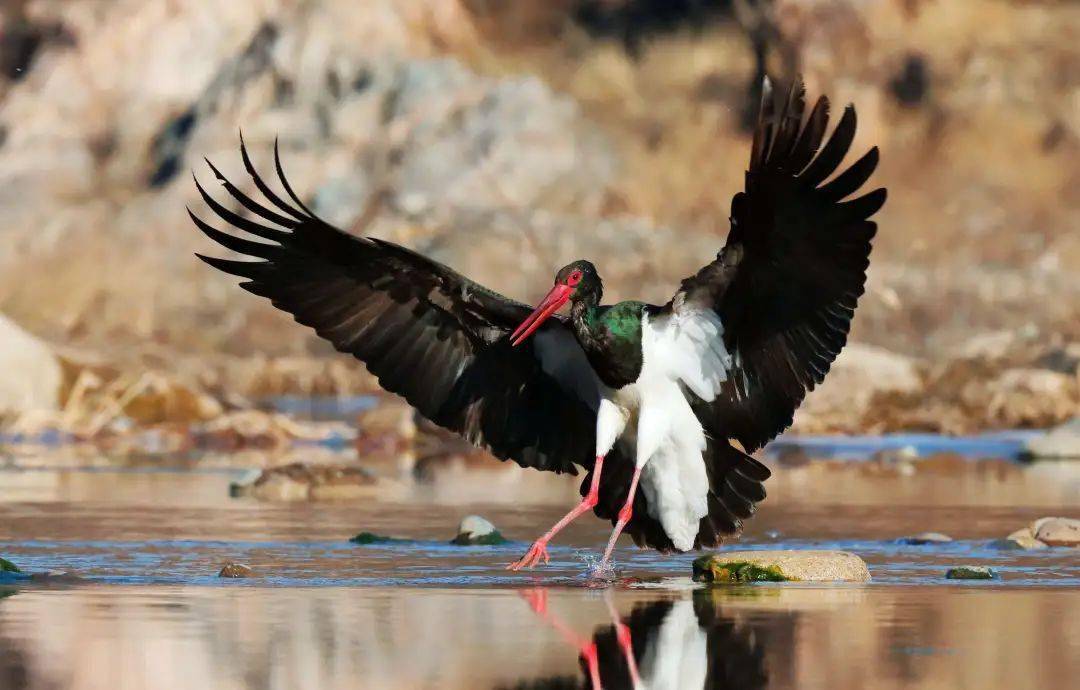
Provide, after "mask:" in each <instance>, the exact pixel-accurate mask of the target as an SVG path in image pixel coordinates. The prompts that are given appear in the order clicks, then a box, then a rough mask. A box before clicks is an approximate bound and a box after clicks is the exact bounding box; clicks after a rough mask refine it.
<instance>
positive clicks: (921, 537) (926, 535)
mask: <svg viewBox="0 0 1080 690" xmlns="http://www.w3.org/2000/svg"><path fill="white" fill-rule="evenodd" d="M952 540H953V539H952V537H950V536H949V535H947V534H942V533H941V532H921V533H919V534H913V535H911V536H910V537H902V538H900V539H897V540H896V542H897V543H898V544H907V545H908V546H925V545H926V544H948V543H949V542H951V541H952Z"/></svg>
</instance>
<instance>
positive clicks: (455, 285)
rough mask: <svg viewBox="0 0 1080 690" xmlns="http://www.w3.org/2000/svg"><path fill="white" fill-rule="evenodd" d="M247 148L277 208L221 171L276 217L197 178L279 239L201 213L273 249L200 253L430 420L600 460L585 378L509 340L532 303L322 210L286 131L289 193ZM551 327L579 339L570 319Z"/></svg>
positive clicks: (517, 446) (246, 246)
mask: <svg viewBox="0 0 1080 690" xmlns="http://www.w3.org/2000/svg"><path fill="white" fill-rule="evenodd" d="M240 151H241V157H242V159H243V162H244V167H245V169H246V170H247V171H248V173H249V174H250V175H251V178H252V181H253V182H254V184H255V187H256V188H257V189H258V190H259V192H260V193H261V194H262V195H263V196H264V197H265V198H266V200H267V201H268V202H269V204H270V205H272V206H274V207H275V208H276V209H277V210H273V209H271V208H267V207H266V206H265V205H263V204H262V203H259V202H258V201H256V200H254V199H252V198H251V197H250V196H248V195H246V194H244V193H243V192H241V191H240V190H239V189H238V188H237V187H236V186H235V185H233V184H232V183H231V182H229V181H228V180H227V179H225V177H224V175H222V174H221V172H220V171H219V170H218V169H217V168H215V167H214V166H213V165H211V166H210V167H211V170H212V171H213V173H214V175H215V177H217V179H218V180H219V181H220V182H221V184H222V186H223V187H224V189H225V191H226V192H228V194H229V195H230V196H232V197H233V198H234V199H235V200H236V202H237V203H238V204H240V206H242V207H244V208H245V209H247V210H248V211H249V212H251V213H252V214H254V215H255V216H258V217H259V218H260V219H262V220H263V221H267V222H269V223H271V224H273V226H274V227H270V226H268V225H264V224H262V223H257V222H255V221H253V220H250V219H248V218H245V217H243V216H241V215H239V214H237V213H235V212H233V211H231V210H229V209H227V208H225V207H224V206H223V205H222V204H220V203H219V202H217V201H216V200H215V199H214V198H213V197H211V196H210V194H208V193H207V192H206V190H205V189H204V188H203V187H202V185H201V184H199V182H198V180H196V182H195V184H196V188H197V189H198V191H199V193H200V195H201V196H202V197H203V199H204V200H205V202H206V204H207V206H208V207H209V208H210V210H211V211H213V212H214V213H215V214H216V215H217V216H218V217H219V218H221V219H222V220H224V221H225V222H226V223H228V224H229V225H231V226H233V227H234V228H236V229H238V230H241V231H243V232H246V233H249V234H251V235H254V236H256V237H258V238H260V239H261V240H269V242H263V241H255V240H249V239H245V238H243V237H239V236H237V235H232V234H229V233H226V232H222V231H221V230H218V229H217V228H215V227H213V226H212V225H210V224H208V223H206V222H204V221H203V220H202V219H200V218H199V217H198V216H196V215H195V214H194V213H192V212H191V211H190V210H189V214H190V215H191V219H192V221H193V222H194V223H195V225H196V226H197V227H198V228H199V230H201V231H202V232H203V233H204V234H206V235H207V236H208V237H209V238H210V239H212V240H214V241H215V242H217V243H218V244H220V245H222V246H223V247H225V248H227V249H230V250H232V251H234V252H237V253H239V254H242V255H244V256H248V257H253V258H258V259H262V260H261V261H253V262H247V261H234V260H229V259H220V258H215V257H208V256H202V255H198V256H199V258H200V259H202V260H203V261H205V262H206V263H208V264H209V265H211V266H213V267H214V268H217V269H218V270H221V271H224V272H225V273H229V274H232V275H236V276H239V277H241V278H245V279H246V281H247V282H244V283H242V284H241V287H243V288H244V289H246V290H248V291H249V292H252V293H254V294H256V295H260V296H262V297H266V298H268V299H270V301H271V302H272V303H273V304H274V306H276V307H277V308H279V309H282V310H283V311H286V312H289V313H290V314H292V315H293V318H295V319H296V321H297V322H299V323H301V324H303V325H305V326H309V327H311V328H313V329H314V330H315V332H316V333H318V334H319V336H321V337H323V338H325V339H326V340H328V341H330V342H331V343H332V344H333V345H334V347H335V348H337V349H338V350H339V351H341V352H347V353H349V354H352V355H354V356H355V357H357V358H358V359H360V360H361V361H363V362H364V363H365V364H366V365H367V367H368V369H369V371H371V372H372V373H373V374H374V375H375V376H377V377H378V379H379V383H380V384H381V385H382V386H383V387H384V388H386V389H387V390H389V391H391V392H394V393H398V394H400V395H402V396H404V397H405V399H406V400H408V401H409V403H410V404H412V405H413V406H414V407H416V408H417V409H418V410H419V411H420V412H421V414H423V415H424V416H425V417H427V418H428V419H431V420H432V421H433V422H435V423H437V424H439V425H441V426H444V427H446V428H448V429H450V430H452V431H456V432H458V433H460V434H462V436H464V437H465V438H467V439H468V440H469V441H471V442H472V443H474V444H476V445H478V446H481V447H483V448H486V449H488V450H490V451H491V452H492V453H493V454H494V455H495V456H497V457H499V458H502V459H513V460H515V461H516V462H518V463H519V464H522V465H526V466H532V467H536V468H539V469H544V470H552V471H555V472H570V473H574V474H576V469H575V464H578V465H582V466H585V467H590V466H591V464H592V460H593V452H594V449H595V426H594V424H595V422H594V420H595V409H596V405H597V400H583V399H582V398H581V397H579V394H578V393H577V392H576V391H578V390H580V389H581V386H580V384H576V385H575V383H574V382H569V383H568V382H566V381H561V380H559V379H558V378H557V377H556V376H555V375H551V374H548V373H547V372H545V371H544V369H543V367H542V361H541V354H540V353H539V351H538V350H537V348H538V347H540V346H539V345H537V342H538V339H536V338H532V339H530V340H529V341H526V343H525V344H523V345H521V346H520V347H510V345H509V343H508V340H507V338H506V337H505V336H506V335H507V334H508V333H509V332H510V331H512V330H513V329H514V328H515V327H516V326H517V324H518V323H520V322H521V321H522V320H523V319H524V318H525V317H526V316H527V315H528V314H529V311H530V310H529V308H528V307H527V306H526V305H524V304H521V303H518V302H515V301H513V300H509V299H507V298H505V297H503V296H501V295H498V294H497V293H495V292H492V291H491V290H488V289H486V288H484V287H483V286H481V285H478V284H476V283H474V282H472V281H470V280H468V279H467V278H465V277H464V276H462V275H460V274H459V273H457V272H455V271H453V270H451V269H450V268H448V267H446V266H444V265H442V264H439V263H437V262H434V261H431V260H429V259H426V258H424V257H423V256H421V255H420V254H417V253H416V252H413V251H411V250H408V249H406V248H404V247H401V246H399V245H396V244H393V243H392V242H387V241H384V240H378V239H373V238H367V237H357V236H353V235H349V234H347V233H344V232H342V231H341V230H338V229H337V228H334V227H333V226H331V225H329V224H327V223H325V222H324V221H322V220H320V219H319V218H318V217H317V216H315V215H314V214H313V213H312V212H311V211H310V210H309V209H308V208H307V207H306V206H305V205H304V204H303V202H302V201H301V200H300V198H299V197H298V196H297V194H296V192H295V191H294V190H293V188H292V186H291V185H289V183H288V181H287V180H286V179H285V175H284V173H283V171H282V165H281V157H280V153H279V150H278V146H277V143H276V142H275V146H274V168H275V170H276V171H277V174H278V178H279V182H280V184H281V186H282V188H283V189H284V190H285V193H286V195H287V196H288V198H289V199H291V201H292V203H291V204H290V203H288V202H286V201H285V200H283V199H282V198H281V197H280V196H278V195H277V194H275V193H274V192H273V190H272V189H271V188H270V186H269V185H268V184H267V183H266V182H265V181H264V180H263V179H262V178H261V177H260V176H259V175H258V174H257V172H256V171H255V168H254V166H253V165H252V163H251V158H250V157H249V155H248V152H247V147H246V146H245V145H244V144H243V140H241V149H240ZM543 329H544V332H548V333H554V334H556V336H559V337H561V338H562V340H560V341H559V342H560V343H562V344H563V345H564V346H566V347H570V348H578V349H580V346H579V345H578V344H577V341H576V340H575V339H574V338H573V335H572V334H571V333H570V331H569V329H568V328H567V327H566V326H565V324H563V323H562V322H561V321H560V320H558V319H551V320H549V321H548V322H547V323H546V324H545V325H544V327H543ZM581 360H582V362H585V361H586V360H585V358H584V353H581Z"/></svg>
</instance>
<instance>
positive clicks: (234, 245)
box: [187, 209, 281, 259]
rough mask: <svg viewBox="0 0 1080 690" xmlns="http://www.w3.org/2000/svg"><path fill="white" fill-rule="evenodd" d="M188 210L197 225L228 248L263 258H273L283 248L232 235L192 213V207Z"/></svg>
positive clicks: (208, 235)
mask: <svg viewBox="0 0 1080 690" xmlns="http://www.w3.org/2000/svg"><path fill="white" fill-rule="evenodd" d="M187 212H188V215H189V216H191V220H192V222H194V223H195V225H196V226H198V228H199V229H200V230H202V231H203V233H204V234H205V235H206V236H207V237H209V238H210V239H212V240H214V241H215V242H217V243H218V244H220V245H221V246H223V247H225V248H226V249H231V250H233V251H234V252H237V253H240V254H245V255H247V256H256V257H259V258H261V259H271V258H273V257H274V256H276V255H277V253H278V252H279V251H280V249H281V248H280V247H278V246H277V245H274V244H265V243H263V242H252V241H251V240H245V239H242V238H240V237H236V236H234V235H230V234H228V233H226V232H221V231H220V230H218V229H217V228H215V227H214V226H212V225H210V224H209V223H206V222H204V221H203V219H202V218H199V217H198V216H196V215H195V214H194V213H192V211H191V209H188V210H187Z"/></svg>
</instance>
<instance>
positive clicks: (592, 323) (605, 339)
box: [570, 298, 645, 388]
mask: <svg viewBox="0 0 1080 690" xmlns="http://www.w3.org/2000/svg"><path fill="white" fill-rule="evenodd" d="M599 301H600V300H599V298H595V299H582V300H579V301H577V302H574V305H573V307H572V308H571V309H570V323H571V325H572V326H573V329H574V335H575V336H576V337H577V340H578V342H579V343H580V344H581V348H582V349H583V350H585V355H586V356H587V357H588V358H589V363H590V364H591V365H592V367H593V369H594V370H595V371H596V373H597V375H598V376H599V377H600V380H601V381H603V382H604V383H605V384H607V385H608V386H611V387H612V388H622V387H623V386H625V385H627V384H628V383H633V382H634V381H637V377H638V375H639V374H640V373H641V365H642V362H643V360H642V351H641V315H642V313H643V312H644V309H645V305H644V304H643V303H642V302H619V303H618V304H615V305H612V306H600V305H599V304H598V302H599Z"/></svg>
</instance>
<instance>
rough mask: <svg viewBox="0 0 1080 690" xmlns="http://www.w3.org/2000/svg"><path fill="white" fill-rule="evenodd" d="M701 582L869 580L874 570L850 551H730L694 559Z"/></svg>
mask: <svg viewBox="0 0 1080 690" xmlns="http://www.w3.org/2000/svg"><path fill="white" fill-rule="evenodd" d="M694 579H695V580H697V581H699V582H786V581H801V582H867V581H869V580H870V571H869V569H868V568H867V567H866V563H865V562H863V560H862V559H861V558H859V557H858V556H856V555H855V554H853V553H848V552H847V551H727V552H719V553H712V554H706V555H704V556H701V557H699V558H697V559H696V560H695V561H694Z"/></svg>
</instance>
